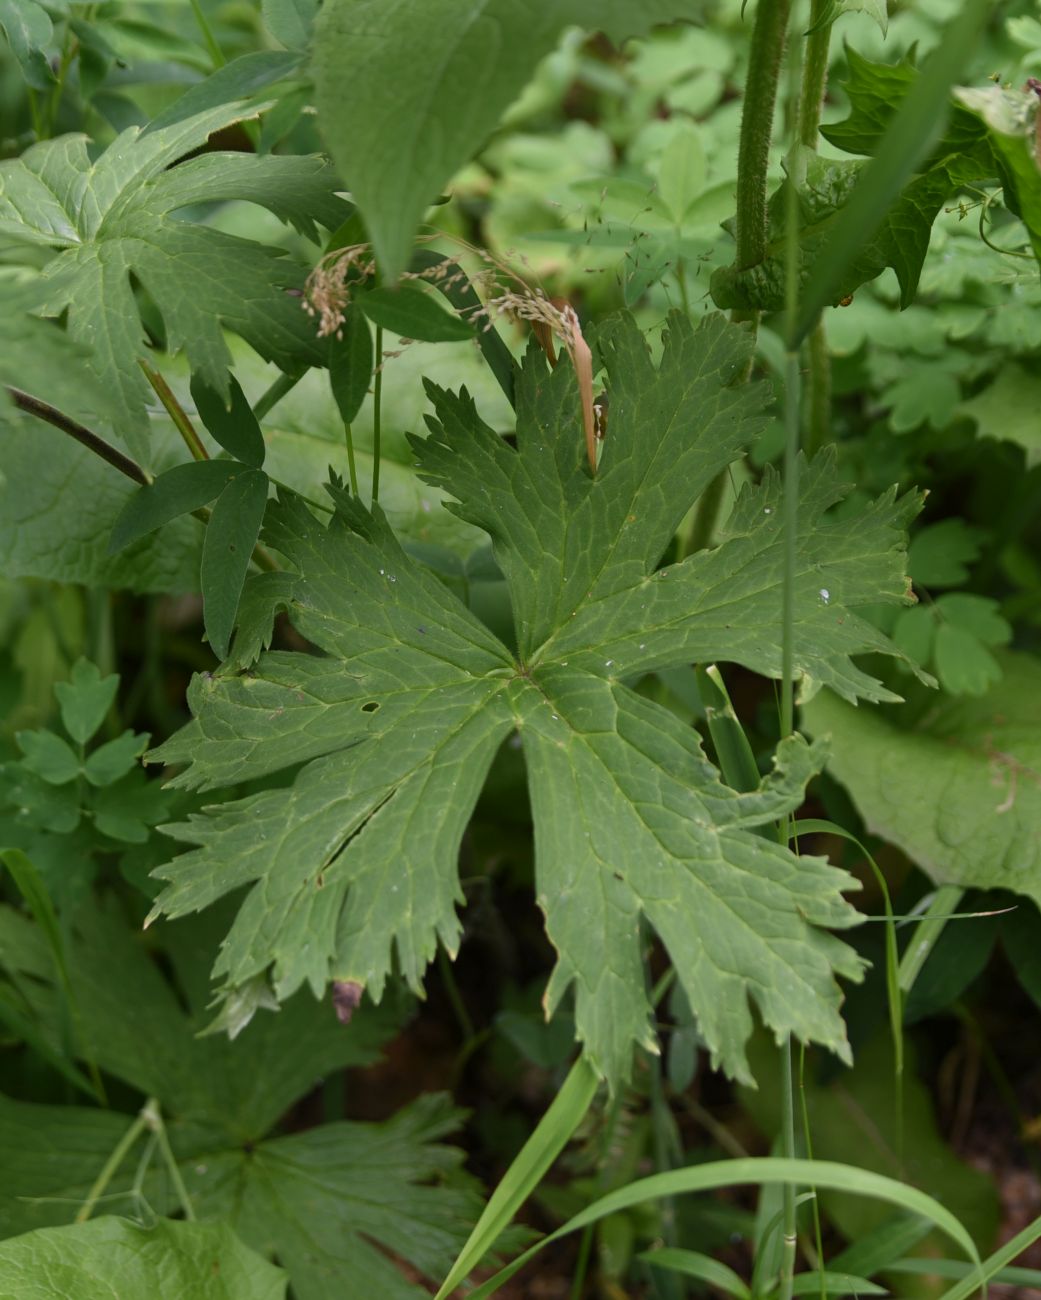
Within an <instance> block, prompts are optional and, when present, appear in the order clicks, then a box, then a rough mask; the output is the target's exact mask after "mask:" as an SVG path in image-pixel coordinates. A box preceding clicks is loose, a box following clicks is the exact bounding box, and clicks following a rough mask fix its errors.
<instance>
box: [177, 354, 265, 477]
mask: <svg viewBox="0 0 1041 1300" xmlns="http://www.w3.org/2000/svg"><path fill="white" fill-rule="evenodd" d="M227 389H228V391H227V398H228V400H225V396H224V394H222V393H219V392H217V391H216V390H215V389H213V388H211V387H210V385H209V384H208V383H207V382H206V380H205V379H203V378H202V376H200V375H193V376H192V383H191V390H192V397H193V398H194V400H195V406H196V409H197V410H198V412H199V418H200V419H201V420H202V422H203V424H205V426H206V428H207V429H208V430H209V431H210V433H212V434H213V436H214V437H215V438H216V439H217V441H218V442H219V443H220V445H221V446H222V447H223V448H224V450H225V451H230V452H231V454H232V455H233V456H234V457H235V459H236V460H240V461H242V463H243V464H244V465H252V466H253V467H254V469H260V467H261V466H262V465H263V464H264V455H265V452H266V448H265V446H264V435H263V433H261V431H260V425H259V424H258V423H257V417H256V416H255V415H254V414H253V411H252V409H251V407H250V404H249V402H247V401H246V395H245V393H243V391H242V389H241V388H240V387H239V385H238V381H237V380H236V379H235V377H234V376H233V375H229V376H228V380H227ZM211 500H212V498H211Z"/></svg>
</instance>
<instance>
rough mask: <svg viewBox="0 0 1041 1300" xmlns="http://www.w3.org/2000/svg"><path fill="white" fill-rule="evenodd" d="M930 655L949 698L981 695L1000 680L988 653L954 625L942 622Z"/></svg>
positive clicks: (965, 632)
mask: <svg viewBox="0 0 1041 1300" xmlns="http://www.w3.org/2000/svg"><path fill="white" fill-rule="evenodd" d="M933 653H934V655H935V657H936V675H937V677H939V679H940V685H941V686H942V687H943V689H944V690H945V691H947V692H948V694H950V695H983V694H985V693H986V691H987V688H988V687H990V686H992V685H993V684H994V683H995V682H997V681H1000V680H1001V668H1000V667H999V666H998V662H997V660H996V659H995V658H994V656H993V655H992V654H991V653H990V651H989V650H987V648H986V647H985V646H983V645H981V644H980V642H979V640H978V639H977V638H976V637H975V636H973V634H972V633H971V632H968V631H966V630H965V628H962V627H958V626H957V624H955V623H947V622H941V624H940V626H939V627H938V628H937V629H936V643H935V646H934V649H933Z"/></svg>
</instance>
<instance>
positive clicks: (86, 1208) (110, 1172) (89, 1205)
mask: <svg viewBox="0 0 1041 1300" xmlns="http://www.w3.org/2000/svg"><path fill="white" fill-rule="evenodd" d="M153 1101H154V1098H149V1100H148V1101H147V1102H146V1103H145V1105H144V1106H142V1108H141V1111H140V1113H139V1114H138V1116H137V1118H136V1119H135V1120H134V1122H133V1123H132V1124H131V1125H130V1127H129V1128H128V1129H127V1131H126V1132H125V1133H124V1134H123V1136H122V1137H121V1138H120V1139H119V1141H118V1142H117V1143H116V1145H115V1148H114V1149H113V1151H112V1154H111V1155H110V1156H109V1158H108V1159H107V1160H106V1161H105V1164H104V1166H103V1167H102V1170H101V1173H100V1174H98V1176H97V1178H95V1179H94V1183H93V1186H92V1187H91V1189H90V1191H89V1192H88V1193H87V1199H86V1200H85V1201H84V1202H83V1204H82V1206H81V1207H80V1209H79V1213H78V1214H77V1215H76V1218H75V1222H76V1223H86V1222H87V1220H88V1219H89V1218H90V1216H91V1215H92V1214H93V1213H94V1206H95V1205H97V1203H98V1201H99V1200H100V1199H101V1197H102V1196H103V1195H104V1193H105V1188H106V1187H107V1186H108V1185H109V1183H110V1182H111V1181H112V1179H113V1178H114V1177H115V1176H116V1174H117V1172H118V1171H119V1166H120V1165H121V1164H122V1163H123V1161H124V1160H125V1159H126V1157H127V1152H128V1151H129V1150H130V1148H131V1147H132V1146H133V1145H134V1143H135V1142H136V1141H137V1139H138V1138H139V1137H140V1136H141V1134H142V1133H143V1132H144V1131H145V1130H146V1129H147V1128H148V1127H149V1124H148V1120H147V1119H146V1118H145V1112H146V1111H147V1110H148V1107H149V1106H151V1105H152V1103H153Z"/></svg>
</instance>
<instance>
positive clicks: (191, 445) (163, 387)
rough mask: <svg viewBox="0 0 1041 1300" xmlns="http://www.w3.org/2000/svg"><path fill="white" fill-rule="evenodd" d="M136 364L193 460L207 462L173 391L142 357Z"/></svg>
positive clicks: (197, 436)
mask: <svg viewBox="0 0 1041 1300" xmlns="http://www.w3.org/2000/svg"><path fill="white" fill-rule="evenodd" d="M137 364H138V365H139V366H140V367H141V369H142V370H143V371H144V375H145V378H146V379H147V380H148V382H149V383H150V384H151V386H152V391H153V392H154V393H155V395H156V397H158V398H159V400H160V402H162V404H163V406H164V407H165V408H166V413H167V415H168V416H169V417H170V419H171V420H173V422H174V425H175V427H176V429H177V432H178V433H179V434H180V435H181V437H182V438H183V439H184V445H185V446H186V447H187V448H188V450H189V452H190V453H191V456H192V459H193V460H209V458H210V453H209V452H208V451H207V450H206V448H205V447H204V446H203V445H202V439H201V438H200V437H199V435H198V434H197V433H196V431H195V426H194V425H193V424H192V422H191V420H189V418H188V414H187V412H186V411H185V409H184V407H183V406H182V405H181V403H180V402H179V401H178V400H177V398H176V397H175V396H174V394H173V390H172V389H171V387H170V385H169V384H168V383H167V382H166V380H165V379H164V378H163V377H162V375H161V374H160V373H159V371H158V370H153V369H152V367H151V366H150V365H149V364H148V362H147V361H145V360H144V359H143V358H142V357H138V359H137Z"/></svg>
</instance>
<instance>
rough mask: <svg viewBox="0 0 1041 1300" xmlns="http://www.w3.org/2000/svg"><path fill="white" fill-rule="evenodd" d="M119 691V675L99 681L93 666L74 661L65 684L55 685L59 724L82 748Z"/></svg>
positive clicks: (95, 668) (85, 661) (103, 719)
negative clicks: (60, 722)
mask: <svg viewBox="0 0 1041 1300" xmlns="http://www.w3.org/2000/svg"><path fill="white" fill-rule="evenodd" d="M118 690H119V674H118V673H110V674H109V676H108V677H102V675H101V670H100V669H99V668H98V666H97V664H92V663H88V662H87V660H86V659H77V660H76V662H75V663H74V664H73V665H72V674H71V677H70V680H69V681H67V682H58V683H56V685H55V687H54V694H55V695H56V696H57V697H58V703H59V704H60V705H61V720H62V723H63V724H64V726H65V730H66V731H67V732H68V733H69V735H70V736H71V737H72V738H73V740H75V741H78V742H79V743H80V744H81V745H85V744H86V743H87V741H88V740H90V738H91V737H92V736H93V735H94V733H95V732H96V731H97V729H98V728H99V727H100V726H101V724H102V723H103V722H104V721H105V714H106V713H108V711H109V709H110V708H111V707H112V703H113V701H114V700H115V698H116V692H117V691H118Z"/></svg>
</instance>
